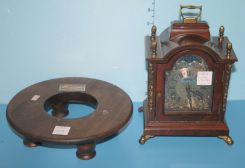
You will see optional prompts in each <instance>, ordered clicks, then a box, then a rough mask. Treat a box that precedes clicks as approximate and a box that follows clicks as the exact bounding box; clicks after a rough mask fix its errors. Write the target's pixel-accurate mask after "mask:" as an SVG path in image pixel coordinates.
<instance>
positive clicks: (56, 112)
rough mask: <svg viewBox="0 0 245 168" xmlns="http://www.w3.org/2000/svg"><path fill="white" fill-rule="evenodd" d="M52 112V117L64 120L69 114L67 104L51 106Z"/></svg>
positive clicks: (60, 103)
mask: <svg viewBox="0 0 245 168" xmlns="http://www.w3.org/2000/svg"><path fill="white" fill-rule="evenodd" d="M52 108H53V111H52V115H53V116H55V117H58V118H64V117H65V116H67V115H68V114H69V110H68V104H67V103H63V102H59V103H56V104H53V105H52Z"/></svg>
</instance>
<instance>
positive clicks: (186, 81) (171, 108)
mask: <svg viewBox="0 0 245 168" xmlns="http://www.w3.org/2000/svg"><path fill="white" fill-rule="evenodd" d="M212 82H213V72H212V71H210V70H209V69H208V65H207V63H206V62H205V60H203V59H202V58H201V57H199V56H196V55H185V56H182V57H181V58H179V59H178V60H177V61H176V63H175V64H174V66H173V68H172V70H170V71H166V73H165V100H164V111H165V112H211V107H212V103H211V102H212V94H213V85H212Z"/></svg>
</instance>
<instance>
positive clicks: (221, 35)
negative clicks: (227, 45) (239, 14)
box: [219, 26, 225, 47]
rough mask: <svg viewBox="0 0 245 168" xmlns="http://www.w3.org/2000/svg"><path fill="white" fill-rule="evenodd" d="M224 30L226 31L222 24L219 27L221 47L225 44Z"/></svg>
mask: <svg viewBox="0 0 245 168" xmlns="http://www.w3.org/2000/svg"><path fill="white" fill-rule="evenodd" d="M224 32H225V27H224V26H220V28H219V46H220V47H222V46H223V39H224Z"/></svg>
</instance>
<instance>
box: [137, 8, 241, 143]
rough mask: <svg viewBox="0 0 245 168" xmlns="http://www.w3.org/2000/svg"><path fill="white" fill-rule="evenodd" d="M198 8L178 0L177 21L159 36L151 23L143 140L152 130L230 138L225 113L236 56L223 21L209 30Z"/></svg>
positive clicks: (228, 141)
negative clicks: (212, 31) (216, 29)
mask: <svg viewBox="0 0 245 168" xmlns="http://www.w3.org/2000/svg"><path fill="white" fill-rule="evenodd" d="M186 10H187V11H188V12H185V11H186ZM194 10H195V13H193V11H194ZM201 10H202V7H201V6H180V20H179V21H174V22H172V24H171V26H170V27H168V28H167V29H166V30H164V31H163V32H162V33H161V34H160V35H159V36H157V35H156V31H157V28H156V26H155V25H153V26H152V29H151V36H147V37H146V53H147V54H146V62H147V70H148V91H147V99H146V100H145V101H144V105H143V107H141V108H140V109H139V110H140V111H143V112H144V133H143V135H142V137H141V138H140V143H141V144H144V143H145V141H146V140H147V139H149V138H151V137H154V136H213V137H219V138H221V139H223V140H224V141H225V142H226V143H227V144H232V143H233V140H232V138H231V137H230V136H229V129H228V126H227V124H226V122H225V119H224V116H225V111H226V102H227V93H228V85H229V80H230V74H231V70H232V65H233V64H234V62H235V61H237V58H236V55H235V53H234V51H233V49H232V44H231V42H230V41H229V39H228V38H227V37H225V36H224V27H223V26H221V27H220V29H219V36H217V37H216V36H211V35H210V32H209V25H208V23H207V22H205V21H201V19H200V17H201ZM190 11H191V13H190Z"/></svg>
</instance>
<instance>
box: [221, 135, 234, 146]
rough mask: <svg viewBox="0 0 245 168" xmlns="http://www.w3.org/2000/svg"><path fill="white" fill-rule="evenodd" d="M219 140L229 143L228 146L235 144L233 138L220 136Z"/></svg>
mask: <svg viewBox="0 0 245 168" xmlns="http://www.w3.org/2000/svg"><path fill="white" fill-rule="evenodd" d="M218 138H220V139H223V140H224V141H225V143H227V144H228V145H232V144H233V140H232V138H231V137H230V136H229V135H227V136H218Z"/></svg>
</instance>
